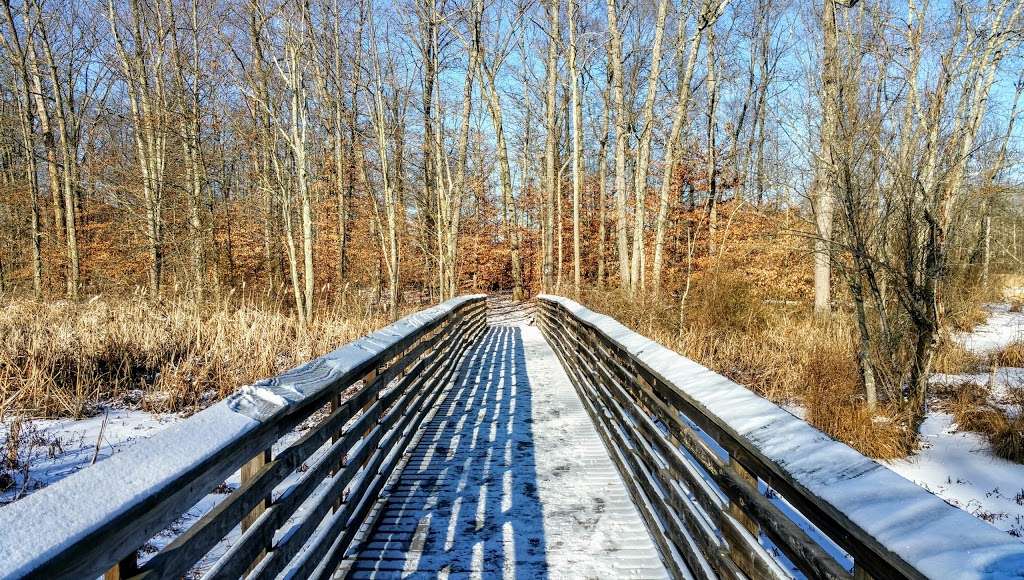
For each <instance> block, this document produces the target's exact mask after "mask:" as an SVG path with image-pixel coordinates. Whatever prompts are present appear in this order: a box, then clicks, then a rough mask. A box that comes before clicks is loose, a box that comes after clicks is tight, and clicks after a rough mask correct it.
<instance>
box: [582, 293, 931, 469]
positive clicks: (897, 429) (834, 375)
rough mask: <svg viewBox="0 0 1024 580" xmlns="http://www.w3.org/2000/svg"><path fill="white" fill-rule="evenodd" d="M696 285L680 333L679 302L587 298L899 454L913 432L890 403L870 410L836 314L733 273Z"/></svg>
mask: <svg viewBox="0 0 1024 580" xmlns="http://www.w3.org/2000/svg"><path fill="white" fill-rule="evenodd" d="M715 280H716V281H715V282H714V285H713V286H702V287H695V288H694V290H693V292H692V293H691V295H690V297H689V299H688V301H687V309H686V310H687V319H686V324H685V328H684V330H683V332H682V333H680V332H679V326H678V325H679V310H678V307H679V305H678V303H674V304H673V303H669V302H668V301H666V300H662V301H658V300H655V299H652V298H651V297H640V298H633V299H626V298H625V297H623V296H622V295H621V294H619V293H614V292H613V293H603V294H597V293H594V294H592V295H587V296H585V301H586V302H587V303H588V304H590V305H591V306H592V307H593V308H595V309H596V310H599V311H602V312H608V313H613V314H614V316H615V318H617V319H618V320H620V321H621V322H622V323H623V324H625V325H627V326H629V327H631V328H633V329H634V330H636V331H637V332H639V333H641V334H644V335H646V336H649V337H651V338H653V339H654V340H657V341H658V342H661V343H662V344H665V345H666V346H668V347H669V348H672V349H674V350H676V351H678V352H680V353H682V354H684V355H686V356H688V357H690V358H692V359H694V360H696V361H697V362H699V363H701V364H703V365H705V366H707V367H709V368H712V369H714V370H715V371H717V372H719V373H722V374H723V375H725V376H727V377H729V378H730V379H732V380H734V381H736V382H738V383H740V384H743V385H746V386H748V387H749V388H751V389H752V390H754V391H755V392H757V393H759V394H761V395H762V396H765V397H767V398H769V399H771V400H772V401H775V402H776V403H780V404H782V403H799V404H801V405H803V406H804V407H805V408H806V409H807V420H808V422H810V423H811V424H813V425H814V426H816V427H817V428H819V429H821V430H822V431H824V432H825V433H828V434H829V435H830V436H832V437H834V438H836V439H838V440H841V441H843V442H845V443H847V444H849V445H851V446H852V447H854V448H856V449H858V450H860V451H861V452H862V453H865V454H866V455H869V456H872V457H877V458H891V457H903V456H906V455H907V453H909V452H910V450H911V449H912V448H913V445H914V440H915V437H914V434H913V433H912V432H910V431H909V430H908V429H906V428H905V427H904V425H906V424H907V421H906V418H905V417H903V416H901V415H900V411H899V409H897V408H896V407H888V406H881V407H879V408H877V409H876V410H875V411H871V410H869V409H868V407H867V405H866V404H865V403H864V400H863V397H862V395H861V392H860V379H859V372H858V368H857V362H856V357H855V353H854V348H853V343H852V336H853V334H852V328H850V327H849V325H848V322H847V321H846V319H845V318H844V317H842V316H836V317H833V319H832V320H831V321H829V322H819V321H817V320H815V319H814V318H813V317H812V316H808V315H806V314H804V312H805V310H806V309H803V308H800V307H799V306H790V305H786V304H771V303H767V302H766V301H765V300H763V299H760V298H759V297H758V296H757V293H756V292H754V291H753V290H752V289H751V288H750V286H749V285H748V284H746V283H745V281H744V280H743V279H741V278H739V277H735V276H729V275H721V274H720V275H718V276H716V277H715Z"/></svg>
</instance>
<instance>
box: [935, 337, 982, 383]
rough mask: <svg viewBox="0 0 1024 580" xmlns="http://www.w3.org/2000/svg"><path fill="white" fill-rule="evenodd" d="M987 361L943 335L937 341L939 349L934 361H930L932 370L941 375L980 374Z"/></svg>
mask: <svg viewBox="0 0 1024 580" xmlns="http://www.w3.org/2000/svg"><path fill="white" fill-rule="evenodd" d="M986 365H987V361H985V360H984V358H983V357H980V356H978V355H976V354H974V353H972V352H971V351H969V350H967V349H966V348H964V345H962V344H960V343H959V342H957V341H955V340H953V339H952V338H950V337H949V336H948V335H944V336H943V337H942V338H941V339H940V340H939V347H938V349H937V350H936V352H935V359H934V360H933V361H932V370H933V371H935V372H937V373H943V374H954V375H955V374H968V373H977V372H982V370H983V369H984V368H985V367H986Z"/></svg>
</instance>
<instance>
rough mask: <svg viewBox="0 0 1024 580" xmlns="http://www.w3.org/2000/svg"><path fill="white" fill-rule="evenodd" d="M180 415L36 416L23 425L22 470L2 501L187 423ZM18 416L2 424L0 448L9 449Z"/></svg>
mask: <svg viewBox="0 0 1024 580" xmlns="http://www.w3.org/2000/svg"><path fill="white" fill-rule="evenodd" d="M181 420H182V417H181V416H179V415H169V414H168V415H156V414H151V413H147V412H145V411H138V410H128V409H110V410H109V411H107V412H104V413H101V414H99V415H97V416H95V417H89V418H87V419H78V420H74V419H35V420H31V421H25V422H23V423H22V424H21V427H20V433H19V437H18V439H19V442H18V444H17V450H18V451H17V456H18V460H17V464H18V466H17V467H18V468H17V469H16V470H12V472H10V473H9V474H8V475H9V476H13V477H12V478H13V481H7V482H6V483H7V484H9V485H8V486H7V489H5V490H3V491H0V505H3V504H6V503H10V502H11V501H14V500H15V499H18V498H21V497H24V496H25V495H28V494H30V493H32V492H33V491H35V490H37V489H40V488H42V487H45V486H47V485H49V484H51V483H53V482H55V481H58V480H60V479H64V478H65V477H67V476H69V475H71V474H72V473H74V472H76V471H78V470H80V469H83V468H85V467H88V466H89V465H92V464H93V463H95V462H97V461H102V460H103V459H106V458H107V457H110V456H111V455H113V454H115V453H118V452H120V451H123V450H125V449H127V448H128V447H131V446H132V445H134V444H135V443H138V442H139V441H141V440H143V439H146V438H148V437H151V436H152V435H153V434H154V433H156V432H157V431H159V430H161V429H163V428H164V427H167V426H169V425H172V424H174V423H176V422H178V421H181ZM11 426H12V420H10V419H8V420H6V421H4V423H3V424H0V449H3V450H4V451H5V452H6V451H7V449H8V448H9V443H10V442H9V441H7V439H8V437H10V435H11Z"/></svg>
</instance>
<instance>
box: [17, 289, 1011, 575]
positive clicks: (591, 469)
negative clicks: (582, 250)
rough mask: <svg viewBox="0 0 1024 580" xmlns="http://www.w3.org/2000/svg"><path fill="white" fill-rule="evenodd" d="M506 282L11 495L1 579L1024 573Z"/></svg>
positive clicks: (989, 540) (756, 405)
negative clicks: (507, 292) (515, 293)
mask: <svg viewBox="0 0 1024 580" xmlns="http://www.w3.org/2000/svg"><path fill="white" fill-rule="evenodd" d="M485 299H486V298H485V296H483V295H468V296H461V297H458V298H453V299H451V300H448V301H446V302H444V303H442V304H439V305H437V306H434V307H431V308H428V309H425V310H422V311H420V312H417V313H415V314H411V315H409V316H407V317H405V318H403V319H401V320H399V321H397V322H395V323H393V324H391V325H389V326H387V327H385V328H382V329H380V330H377V331H375V332H373V333H371V334H368V335H367V336H364V337H362V338H359V339H357V340H355V341H352V342H351V343H349V344H346V345H344V346H342V347H340V348H338V349H335V350H334V351H331V352H330V353H327V354H325V355H323V356H322V357H319V358H317V359H314V360H311V361H308V362H306V363H303V364H302V365H299V366H297V367H295V368H294V369H291V370H289V371H286V372H284V373H282V374H280V375H278V376H276V377H272V378H268V379H264V380H261V381H257V382H256V383H254V384H252V385H246V386H244V387H242V388H240V389H239V390H238V391H237V392H236V393H234V394H232V395H231V396H229V397H228V398H227V399H225V400H224V401H221V402H219V403H216V404H214V405H212V406H210V407H209V408H207V409H205V410H203V411H201V412H199V413H196V414H195V415H193V416H192V417H190V418H188V419H187V420H185V421H182V422H180V423H178V424H176V425H172V426H170V427H168V428H167V429H165V430H163V431H160V432H159V433H157V434H155V435H153V436H152V437H150V438H148V439H146V440H144V441H141V442H139V443H137V444H136V445H133V446H132V447H131V448H129V449H126V450H125V451H123V452H121V453H117V454H115V455H113V456H112V457H109V458H107V459H105V460H104V461H101V462H99V463H97V464H96V465H94V466H92V467H90V468H89V469H85V470H82V471H81V472H79V473H76V474H74V475H72V476H70V477H67V478H65V479H63V480H61V481H60V482H57V483H56V484H54V485H51V486H49V487H47V488H46V489H43V490H40V491H38V492H35V493H33V494H31V495H29V496H28V497H26V498H24V499H22V500H19V501H17V502H14V503H13V504H11V505H8V506H5V507H4V508H3V509H0V580H6V579H7V578H11V579H16V578H17V579H20V578H24V577H32V578H55V579H64V578H67V579H74V578H96V577H98V576H101V575H106V577H116V578H129V577H133V578H134V577H140V578H142V577H144V578H181V577H182V576H186V575H187V576H190V577H191V576H195V575H198V573H204V574H205V576H204V577H213V578H238V577H243V576H247V577H252V578H303V579H305V578H310V579H316V580H326V579H329V578H330V579H334V578H344V577H358V578H376V577H380V578H393V577H414V578H436V577H452V578H466V577H469V578H496V577H512V578H524V579H525V578H655V577H666V576H670V577H673V578H704V579H708V580H711V579H715V578H729V579H740V578H785V577H808V578H835V579H837V580H842V579H846V580H853V579H855V578H879V579H880V578H906V579H918V578H946V577H949V576H950V575H951V574H952V575H954V576H956V577H958V578H960V577H962V578H1019V577H1021V570H1024V543H1021V542H1020V541H1019V540H1018V539H1017V538H1013V537H1010V536H1008V535H1007V534H1005V533H1003V532H1001V531H999V530H997V529H995V528H993V527H991V526H989V525H988V524H986V523H985V522H983V521H981V520H979V519H977V518H975V517H974V516H972V515H971V514H968V513H966V512H964V511H961V510H959V509H957V508H955V507H953V506H950V505H948V504H946V503H944V502H943V501H942V500H941V499H939V498H937V497H935V496H933V495H931V494H930V493H928V492H927V491H925V490H923V489H921V488H919V487H918V486H916V485H914V483H913V482H910V481H908V480H905V479H903V478H901V477H900V476H899V475H897V474H895V473H893V472H891V471H889V470H888V469H886V468H885V467H883V466H881V465H879V464H878V463H876V462H874V461H871V460H870V459H868V458H866V457H864V456H862V455H860V454H859V453H857V452H856V451H854V450H853V449H851V448H849V447H847V446H846V445H843V444H842V443H840V442H837V441H834V440H832V439H830V438H829V437H828V436H826V435H825V434H823V433H821V432H819V431H817V430H816V429H814V428H813V427H811V426H810V425H808V424H807V423H805V422H803V421H801V420H800V419H798V418H797V417H795V416H793V415H792V414H790V413H788V412H786V410H784V409H782V408H780V407H778V406H776V405H775V404H773V403H771V402H770V401H767V400H765V399H762V398H761V397H759V396H757V395H756V394H755V393H753V392H751V391H750V390H749V389H747V388H745V387H743V386H741V385H738V384H736V383H733V382H732V381H730V380H728V379H727V378H725V377H723V376H721V375H718V374H716V373H714V372H712V371H711V370H709V369H707V368H705V367H702V366H700V365H698V364H697V363H695V362H694V361H692V360H689V359H687V358H685V357H683V356H681V355H680V354H678V353H676V352H673V351H671V350H669V349H667V348H665V347H664V346H662V345H660V344H658V343H656V342H654V341H652V340H650V339H648V338H646V337H644V336H641V335H639V334H636V333H635V332H633V331H631V330H630V329H628V328H626V327H625V326H623V325H622V324H621V323H619V322H618V321H616V320H614V319H613V318H611V317H608V316H605V315H602V314H598V313H596V312H593V311H590V310H588V309H587V308H585V307H584V306H582V305H580V304H578V303H576V302H574V301H572V300H569V299H567V298H563V297H559V296H550V295H541V296H538V297H537V299H536V300H533V301H530V303H529V304H524V305H522V307H520V306H519V305H517V304H514V303H512V302H511V301H510V300H509V299H508V297H507V296H506V297H501V296H499V297H493V298H490V299H486V302H485ZM488 322H489V323H490V324H489V325H488ZM534 323H535V324H536V326H534V325H533V324H534ZM300 425H301V426H303V428H301V429H297V427H299V426H300ZM234 474H239V475H240V478H241V483H240V485H238V487H237V488H233V489H231V490H230V492H229V493H227V494H224V493H223V492H222V491H220V490H222V489H224V487H225V486H224V483H225V482H226V481H228V480H229V479H231V478H232V477H234ZM111 482H117V485H111ZM210 495H216V496H217V497H216V501H217V503H216V507H214V508H213V509H211V510H209V511H208V512H206V513H205V514H204V515H202V516H201V517H199V518H198V519H197V520H194V521H193V522H192V523H191V525H189V526H188V527H187V529H184V530H183V529H181V528H180V527H179V526H180V523H179V522H180V521H181V518H182V516H183V514H188V513H190V512H191V510H193V509H194V508H195V507H196V506H198V505H201V504H203V502H208V501H209V500H210V498H209V497H208V496H210ZM161 530H162V531H161ZM168 532H170V533H171V534H172V535H173V540H171V541H170V542H169V543H166V544H165V545H163V546H162V547H161V548H160V549H159V551H158V552H156V553H152V550H147V549H146V547H147V546H151V545H152V542H153V541H154V539H156V538H157V537H163V538H164V539H166V537H167V533H168Z"/></svg>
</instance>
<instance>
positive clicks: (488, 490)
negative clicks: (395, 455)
mask: <svg viewBox="0 0 1024 580" xmlns="http://www.w3.org/2000/svg"><path fill="white" fill-rule="evenodd" d="M532 410H533V405H532V392H531V385H530V382H529V380H528V378H527V374H526V355H525V352H524V348H523V341H522V336H521V333H520V329H519V328H515V327H500V326H499V327H492V328H491V329H489V330H488V332H487V334H486V335H485V336H484V337H483V339H482V340H481V341H480V342H479V343H478V344H477V346H476V347H475V348H474V349H473V350H472V352H471V354H470V356H469V358H468V359H467V360H466V361H465V362H464V363H463V368H462V371H461V372H460V374H459V378H458V380H457V381H456V382H455V383H454V384H453V385H452V387H451V388H450V390H449V391H448V393H446V395H445V396H444V398H443V400H442V401H441V402H440V403H439V405H438V408H437V411H436V413H435V415H434V417H433V418H432V420H431V421H430V422H429V423H428V424H427V425H426V426H425V428H424V432H423V436H422V439H421V440H420V441H419V444H418V445H417V447H416V449H415V451H414V452H413V453H412V457H411V458H410V460H409V462H408V464H407V465H406V467H405V469H404V470H403V472H402V475H401V477H400V478H399V479H398V480H397V481H396V482H395V484H394V486H393V487H392V489H391V490H390V496H389V499H388V503H387V506H386V507H385V509H384V512H383V514H382V516H381V519H380V520H379V522H378V525H377V528H376V530H375V531H374V534H373V535H372V536H371V538H369V540H368V542H367V543H366V544H365V545H364V549H363V551H362V552H361V554H360V556H359V560H358V561H357V562H356V563H355V569H356V570H364V571H369V570H385V569H386V570H395V571H397V570H404V571H405V572H406V573H410V574H418V573H422V574H426V575H431V576H432V575H434V574H439V573H448V574H455V575H462V574H465V573H469V572H473V573H475V574H483V575H484V576H485V577H486V576H490V575H495V574H502V575H505V576H509V575H512V576H515V577H519V578H547V577H548V566H547V545H546V541H545V536H544V516H543V510H542V506H541V501H540V498H539V497H538V493H537V489H538V485H537V471H536V457H535V450H534V441H533V425H532V423H533V420H532Z"/></svg>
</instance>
